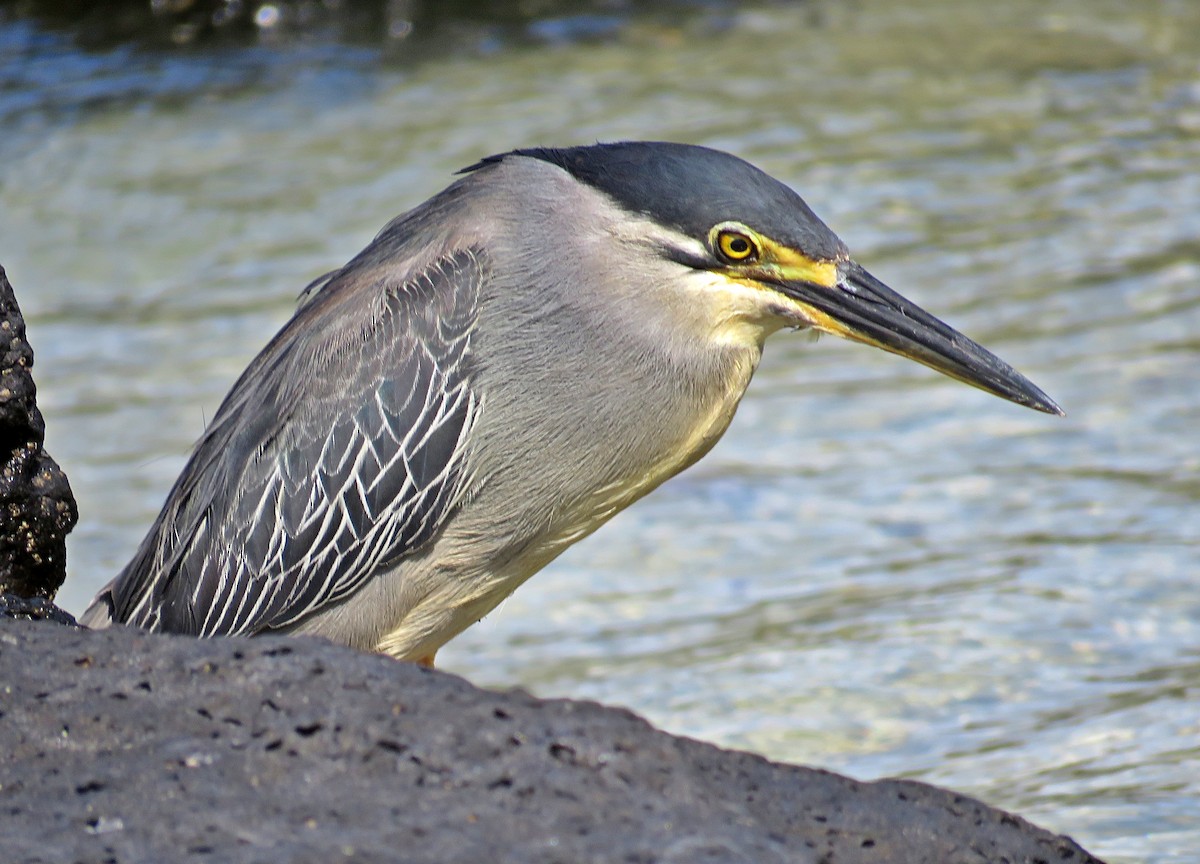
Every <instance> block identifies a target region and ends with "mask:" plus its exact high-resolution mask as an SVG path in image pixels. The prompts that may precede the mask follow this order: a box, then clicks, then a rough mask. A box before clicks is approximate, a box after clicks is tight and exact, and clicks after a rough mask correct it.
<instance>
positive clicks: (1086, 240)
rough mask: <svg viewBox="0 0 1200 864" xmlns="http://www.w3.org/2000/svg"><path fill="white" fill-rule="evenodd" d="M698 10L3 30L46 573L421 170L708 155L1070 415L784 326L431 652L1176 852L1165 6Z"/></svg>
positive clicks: (1176, 43)
mask: <svg viewBox="0 0 1200 864" xmlns="http://www.w3.org/2000/svg"><path fill="white" fill-rule="evenodd" d="M734 9H735V11H732V12H729V13H728V14H723V15H721V16H717V17H716V18H714V17H713V16H705V17H701V16H698V17H696V18H695V19H691V18H687V17H686V16H684V17H681V19H680V21H679V22H678V24H676V25H670V26H668V25H666V24H664V22H663V21H662V20H661V18H659V19H655V20H644V19H641V18H638V17H637V16H632V15H631V16H630V17H628V18H619V17H618V18H617V19H615V24H613V26H610V27H607V29H604V30H603V32H602V33H600V34H599V36H598V38H587V39H578V40H576V39H571V38H562V39H558V38H554V39H538V38H530V39H525V40H518V41H516V42H515V43H509V42H504V41H499V42H495V43H493V42H489V41H487V40H480V41H479V43H478V44H477V45H474V47H472V46H468V47H467V48H466V49H463V48H462V46H461V45H460V46H457V50H447V51H446V52H445V56H444V57H439V56H438V52H436V51H428V50H427V51H426V52H424V54H423V58H422V60H421V62H411V63H403V62H399V63H398V62H394V60H393V61H389V62H384V61H383V60H382V59H381V58H380V57H379V56H378V55H377V54H376V53H375V52H374V51H373V50H372V49H370V48H364V47H357V48H352V49H347V48H341V47H338V46H330V45H300V46H290V47H289V46H282V47H278V48H271V47H269V46H268V47H264V48H256V49H250V50H242V51H233V50H230V49H222V50H220V51H216V50H213V51H205V50H203V49H193V50H190V51H185V52H181V53H179V54H175V55H166V54H159V53H155V52H154V51H149V50H140V51H139V50H132V49H115V50H113V51H110V52H101V53H94V54H84V53H81V52H79V51H77V50H75V49H74V48H72V47H71V46H70V45H69V44H68V43H67V42H66V41H65V40H64V39H62V38H61V37H56V36H53V35H47V34H46V33H44V32H42V31H38V30H36V29H34V28H32V27H30V26H29V25H27V24H24V23H20V22H16V23H14V22H9V23H7V24H4V25H0V122H2V123H3V126H4V135H3V137H0V264H3V265H4V266H5V267H6V268H7V270H8V272H9V276H10V278H11V279H12V280H13V282H14V284H15V285H16V287H17V291H18V295H19V297H20V299H21V302H22V305H23V307H24V310H25V312H26V315H27V318H28V321H29V332H30V337H31V339H32V341H33V345H34V348H35V351H36V352H37V366H36V370H35V371H36V373H37V376H38V382H39V385H40V388H41V396H40V399H41V405H42V408H43V411H44V413H45V414H46V417H47V422H48V426H49V432H48V441H47V443H48V447H49V449H50V452H51V453H52V455H54V456H55V457H56V458H57V459H58V460H59V461H60V462H61V463H62V465H63V466H64V468H65V469H66V470H67V472H68V474H69V476H70V478H71V481H72V484H73V486H74V489H75V492H76V495H77V497H78V499H79V504H80V509H81V512H82V520H81V523H80V526H79V528H78V529H77V531H76V532H75V534H74V535H72V538H71V544H70V571H71V576H70V579H69V581H68V584H67V586H66V587H65V588H64V590H63V592H62V594H61V595H60V600H61V601H62V602H63V604H64V605H66V606H67V607H68V608H70V609H72V610H73V611H76V612H78V611H80V610H81V609H82V607H83V606H84V605H85V603H86V601H87V599H88V597H90V595H91V594H92V592H93V591H94V590H95V589H96V588H98V587H99V586H100V584H102V583H103V582H104V581H105V580H106V579H108V578H109V577H110V576H111V575H112V574H113V573H114V572H115V571H116V570H117V569H118V568H119V567H120V566H121V565H122V564H123V563H124V561H125V560H126V558H127V557H128V556H129V555H130V554H131V552H132V550H133V548H134V546H135V545H136V543H137V542H138V540H139V539H140V537H141V534H142V532H143V531H144V530H145V529H146V527H147V526H148V525H149V523H150V521H151V519H152V518H153V516H154V514H155V513H156V511H157V508H158V506H159V504H160V503H161V501H162V498H163V496H164V495H165V493H166V489H167V487H168V486H169V485H170V483H171V482H172V480H173V479H174V477H175V474H176V473H177V472H178V470H179V468H180V467H181V465H182V462H183V459H184V456H185V454H186V452H187V449H188V447H189V446H190V444H191V442H192V441H193V440H194V438H195V437H196V436H197V435H198V434H199V432H200V430H201V429H202V428H203V424H204V421H205V418H206V417H209V416H211V414H212V412H213V411H214V410H215V408H216V406H217V404H218V402H219V401H220V398H221V397H222V395H223V394H224V392H225V390H226V389H227V388H228V386H229V385H230V384H231V383H232V381H233V379H234V378H235V377H236V375H237V374H238V372H239V371H240V370H241V368H242V367H243V366H244V364H245V363H246V362H247V361H248V360H249V359H250V357H251V356H252V355H253V354H254V353H255V352H256V351H257V350H258V349H259V348H260V347H261V346H262V344H264V343H265V341H266V340H267V339H268V338H269V336H270V335H271V334H272V333H273V332H274V330H275V329H276V328H277V327H278V326H279V325H280V324H282V322H283V321H284V320H285V319H286V318H287V316H288V314H289V310H290V309H291V307H292V303H293V300H294V297H295V295H296V294H297V292H298V291H299V290H300V289H301V288H302V287H303V286H304V285H305V284H306V283H307V282H308V281H309V280H310V279H311V278H312V277H314V276H316V275H317V274H319V273H321V272H324V271H326V270H328V269H330V268H331V267H334V266H337V265H339V264H341V263H342V262H344V261H345V260H346V259H347V258H349V257H350V256H351V255H352V254H353V253H355V252H356V251H357V250H358V249H359V248H361V246H362V245H364V244H365V243H366V242H367V241H368V240H369V239H370V237H371V236H372V235H373V234H374V233H375V231H376V230H377V229H378V228H379V227H380V226H382V225H383V223H384V222H386V221H387V220H388V219H389V218H391V217H392V216H393V215H395V214H396V213H398V212H400V211H401V210H403V209H406V208H407V207H409V206H411V205H413V204H415V203H417V202H419V201H420V200H422V199H423V198H425V197H426V196H427V195H429V194H430V193H432V192H434V191H436V190H437V189H439V188H441V186H443V185H444V184H445V183H446V182H448V180H449V178H450V174H451V172H453V171H454V170H456V169H457V168H459V167H462V166H464V165H467V164H469V163H471V162H473V161H475V160H476V159H478V158H479V157H481V156H483V155H486V154H488V153H492V152H496V151H500V150H505V149H509V148H512V147H516V146H525V145H531V144H565V143H580V142H588V141H594V140H612V139H618V138H627V137H633V138H662V139H675V140H686V141H693V142H697V143H704V144H709V145H712V146H717V147H722V148H725V149H728V150H732V151H734V152H736V153H738V154H740V155H742V156H745V157H747V158H749V159H751V160H752V161H754V162H756V163H757V164H759V165H761V166H762V167H764V168H766V169H767V170H769V171H771V172H772V173H774V174H775V175H776V176H778V177H780V178H782V179H784V180H785V181H787V182H789V183H790V184H792V185H793V186H795V187H796V188H797V189H799V190H800V191H801V192H802V194H804V195H805V196H806V198H807V199H808V201H809V203H810V204H811V205H812V206H813V207H814V208H815V209H816V210H817V212H818V213H820V214H821V215H822V216H823V217H824V218H825V219H826V221H827V222H828V223H829V224H830V225H831V226H832V227H834V229H835V230H837V231H838V232H839V233H840V234H841V235H842V237H843V238H844V239H845V240H846V241H847V242H848V243H849V244H850V246H851V248H852V249H853V251H854V252H855V254H856V257H857V258H858V260H860V261H861V262H862V263H864V264H865V265H866V266H867V267H868V268H870V269H871V270H872V271H873V272H874V273H876V274H877V275H879V276H880V277H882V278H883V279H885V281H887V282H888V283H889V284H891V285H892V286H893V287H894V288H896V289H897V290H900V291H901V292H903V293H905V294H907V295H908V296H910V297H912V298H913V299H915V300H917V301H918V302H920V303H921V304H922V305H924V306H926V308H929V309H930V310H931V311H934V312H935V313H936V314H939V315H941V316H942V317H944V318H946V319H948V320H949V321H950V322H951V323H953V324H954V325H956V326H957V327H959V328H960V329H962V330H964V331H965V332H967V333H968V334H970V335H972V336H973V337H975V338H977V339H978V340H979V341H981V342H983V343H984V344H985V345H987V346H989V347H990V348H992V349H994V350H996V351H997V353H999V354H1000V355H1001V356H1003V357H1005V358H1006V359H1007V360H1009V361H1010V362H1012V363H1014V364H1015V365H1017V366H1018V367H1019V368H1021V369H1022V370H1023V371H1025V372H1026V373H1028V374H1029V375H1030V377H1032V378H1033V379H1034V380H1035V381H1036V382H1037V383H1038V384H1040V385H1042V386H1043V387H1044V388H1045V389H1046V390H1047V391H1048V392H1049V393H1050V394H1051V395H1052V396H1053V397H1055V398H1056V399H1058V400H1059V401H1060V402H1061V403H1062V404H1063V406H1064V407H1065V408H1066V409H1067V411H1068V417H1067V418H1065V419H1061V420H1059V419H1054V418H1050V417H1046V416H1044V415H1039V414H1035V413H1033V412H1029V411H1024V410H1022V409H1019V408H1016V407H1014V406H1011V405H1008V404H1006V403H1004V402H1001V401H999V400H996V399H993V398H990V397H987V396H985V395H984V394H981V393H978V392H976V391H973V390H970V389H968V388H965V387H962V386H961V385H957V384H955V383H954V382H951V381H949V380H947V379H944V378H940V377H938V376H936V375H935V374H934V373H932V372H929V371H927V370H925V369H924V368H922V367H919V366H916V365H914V364H909V363H905V362H903V361H901V360H898V359H896V358H893V357H890V356H886V355H883V354H880V353H878V352H872V351H870V350H867V349H865V348H862V347H860V346H851V345H847V344H843V343H839V342H837V341H836V340H832V339H823V340H821V341H820V342H819V343H818V344H816V345H812V344H808V343H807V342H806V340H804V339H803V338H800V337H796V336H791V335H789V334H780V335H779V336H777V337H775V338H774V339H773V341H772V342H771V343H770V344H769V345H768V351H767V357H766V360H765V362H764V365H763V368H762V369H761V370H760V372H759V374H758V376H757V377H756V379H755V382H754V384H753V386H752V388H751V390H750V393H749V394H748V396H747V397H746V399H745V401H744V403H743V406H742V409H741V411H740V413H739V415H738V418H737V420H736V421H735V423H734V425H733V427H732V428H731V430H730V431H729V433H728V434H727V436H726V437H725V439H724V440H723V441H722V443H721V444H720V445H719V446H718V447H717V449H716V450H715V451H714V452H713V453H712V454H711V455H710V456H709V457H707V458H706V459H705V460H704V461H702V462H701V463H700V464H699V465H698V466H696V467H695V468H693V469H692V470H690V471H688V472H686V473H685V474H684V475H682V476H680V477H679V478H677V479H675V480H674V481H672V482H670V483H668V484H667V485H666V486H664V487H663V488H662V489H660V490H659V491H658V492H656V493H655V494H654V495H652V496H650V497H649V498H648V499H646V500H645V501H643V502H641V503H639V504H638V505H637V506H635V507H634V508H632V509H631V510H629V511H627V512H625V513H623V514H621V515H620V516H618V517H617V518H616V519H615V520H614V521H613V522H612V523H611V524H609V525H608V526H606V527H605V528H604V529H602V530H601V531H600V532H599V533H598V534H597V535H595V536H594V537H592V538H591V539H589V540H588V541H586V542H584V543H582V544H580V545H579V546H577V547H576V548H574V549H572V550H571V551H569V552H568V553H567V554H566V555H564V556H563V557H562V558H561V559H560V560H559V561H557V562H556V563H555V564H554V565H552V566H551V567H550V568H548V569H547V570H546V571H545V572H543V573H541V574H539V575H538V576H537V577H535V578H534V579H533V580H532V581H531V582H530V583H529V584H528V585H526V586H525V587H524V588H522V589H521V590H520V591H518V592H517V594H516V595H514V596H513V598H512V599H510V600H509V601H508V602H507V603H506V604H505V605H504V606H502V607H501V609H500V610H499V611H498V612H496V613H495V614H493V615H492V616H490V617H489V618H488V619H487V620H485V621H484V622H483V623H482V624H480V625H479V626H477V627H475V628H473V629H472V630H470V631H468V633H467V634H465V635H464V636H463V637H461V638H460V639H459V640H457V641H456V642H454V643H451V645H450V646H448V647H447V648H446V649H445V650H444V651H443V652H442V654H441V655H440V656H439V661H440V663H441V665H442V666H443V667H444V668H447V669H449V670H451V671H454V672H458V673H461V674H463V675H465V676H467V677H468V678H470V679H472V680H473V681H475V682H477V683H480V684H486V685H495V686H523V687H527V688H529V689H531V690H532V691H534V692H536V693H538V694H540V695H544V696H573V697H587V698H595V699H600V700H603V701H606V702H610V703H617V704H623V705H627V706H630V707H632V708H634V709H636V710H637V711H639V712H641V713H643V714H645V715H647V716H648V717H650V718H651V719H652V720H653V721H654V722H656V723H657V724H658V725H660V726H662V727H664V728H666V729H669V730H671V731H674V732H679V733H684V734H688V735H693V736H696V737H700V738H704V739H708V740H712V741H715V742H718V743H721V744H725V745H729V746H735V747H744V748H750V749H753V750H756V751H759V752H762V753H764V754H767V755H768V756H771V757H773V758H778V759H785V760H790V761H798V762H804V763H809V764H816V765H821V766H824V767H829V768H833V769H836V770H839V771H844V772H847V773H850V774H852V775H854V776H857V777H862V778H869V777H876V776H884V775H903V776H908V777H915V778H920V779H923V780H927V781H930V782H934V783H939V784H943V785H949V786H953V787H955V788H957V789H960V790H962V791H964V792H967V793H970V794H974V795H977V796H980V797H982V798H984V799H985V800H987V801H989V802H991V803H993V804H997V805H1000V806H1003V807H1007V808H1011V809H1015V810H1017V811H1019V812H1021V813H1022V814H1023V815H1025V816H1027V817H1028V818H1030V819H1033V820H1035V821H1037V822H1039V823H1041V824H1043V825H1045V826H1047V827H1050V828H1053V829H1055V830H1058V831H1063V832H1067V833H1070V834H1072V835H1073V836H1075V837H1076V839H1078V840H1079V841H1080V842H1081V843H1082V844H1083V845H1084V846H1086V847H1087V848H1089V849H1090V850H1091V851H1093V852H1094V853H1096V854H1098V855H1100V856H1101V857H1105V858H1108V859H1110V860H1113V861H1128V862H1133V861H1187V860H1193V861H1197V860H1200V594H1198V592H1197V590H1196V586H1197V581H1198V580H1197V572H1198V569H1200V511H1198V505H1200V336H1197V334H1198V333H1200V7H1197V6H1196V5H1195V4H1192V3H1189V2H1174V3H1172V2H1149V3H1132V2H1115V0H1112V2H1103V0H1089V2H1083V0H1078V2H1070V0H1062V2H1053V3H1049V4H1047V3H1034V2H1032V0H1017V2H1013V3H1009V4H1002V5H999V6H998V5H997V4H959V3H953V2H950V0H917V2H913V3H908V4H903V8H900V7H898V6H897V4H890V3H885V2H883V0H863V2H859V3H855V4H845V3H834V2H828V3H823V2H815V3H811V4H805V5H788V4H781V5H780V4H777V5H765V6H756V5H748V6H743V7H734ZM737 10H740V11H737ZM611 23H612V22H610V24H611ZM718 25H719V26H718ZM554 32H560V31H557V30H556V31H554ZM565 32H566V33H567V35H568V36H569V35H570V33H571V32H572V31H570V28H569V27H568V28H567V29H566V31H565ZM534 36H537V31H534ZM589 36H596V34H594V33H590V34H589Z"/></svg>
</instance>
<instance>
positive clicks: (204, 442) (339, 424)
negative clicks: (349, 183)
mask: <svg viewBox="0 0 1200 864" xmlns="http://www.w3.org/2000/svg"><path fill="white" fill-rule="evenodd" d="M361 279H362V274H360V273H358V272H357V271H355V270H353V269H352V268H351V267H348V268H347V271H344V272H343V273H339V274H335V275H334V276H332V277H331V278H330V279H329V280H328V282H326V283H322V285H321V286H320V289H319V291H318V292H317V293H316V295H315V296H309V297H306V299H305V302H304V305H303V306H302V307H301V308H300V309H299V310H298V312H297V313H296V316H295V317H294V318H293V319H292V321H290V322H289V323H288V325H287V326H285V327H284V329H283V330H282V331H281V332H280V334H279V335H278V336H277V337H276V338H275V339H274V340H273V341H272V342H271V344H270V345H268V346H267V348H266V349H264V351H263V353H262V354H260V355H259V357H258V358H256V359H255V361H254V362H253V363H252V364H251V366H250V367H249V368H248V369H247V371H246V373H245V374H244V375H243V376H242V378H241V379H240V380H239V381H238V383H237V384H236V385H235V386H234V389H233V390H232V391H231V393H230V395H229V396H228V397H226V400H225V402H224V403H223V404H222V406H221V409H220V410H219V411H218V412H217V415H216V417H214V419H213V423H212V424H211V426H210V427H209V429H208V430H207V431H206V432H205V435H204V437H203V438H201V440H200V442H199V443H198V444H197V446H196V449H195V450H194V451H193V454H192V456H191V458H190V460H189V462H188V465H187V467H186V468H185V469H184V472H183V474H182V475H181V476H180V479H179V480H178V481H177V482H176V485H175V487H174V488H173V489H172V491H171V494H170V496H169V497H168V499H167V503H166V505H165V506H164V508H163V511H162V513H161V514H160V515H159V517H158V520H157V521H156V523H155V525H154V527H153V528H152V529H151V532H150V534H149V535H148V536H147V538H146V540H145V541H143V543H142V546H141V548H140V549H139V550H138V553H137V555H136V556H135V558H134V559H133V561H131V562H130V564H129V565H128V566H127V567H126V568H125V570H124V571H123V572H122V573H121V575H120V576H119V577H118V578H117V580H116V581H115V582H114V584H113V586H112V588H111V596H112V605H113V611H114V618H115V620H118V621H125V622H128V623H132V624H136V625H139V626H142V627H147V628H150V629H161V630H169V631H174V632H185V633H193V634H196V635H202V636H211V635H216V634H248V633H255V632H259V631H261V630H264V629H269V628H273V627H284V626H287V625H289V624H292V623H295V622H296V621H299V620H300V619H302V618H304V617H305V616H307V615H310V614H312V613H313V612H315V611H316V610H318V609H320V608H321V607H323V606H325V605H327V604H329V603H333V602H336V601H338V600H341V599H343V598H345V597H347V596H349V595H350V594H352V593H354V592H355V591H356V590H358V589H359V588H360V587H361V586H362V585H363V584H365V582H366V581H367V580H369V579H371V578H372V577H373V576H374V575H376V574H377V573H378V572H379V570H380V569H381V568H383V567H390V566H392V565H394V564H395V562H397V561H398V560H400V559H402V558H404V557H405V556H406V555H411V554H413V553H414V552H416V551H418V550H420V549H421V548H423V547H424V546H425V545H426V544H428V543H429V542H430V541H431V540H432V539H433V538H434V537H435V536H436V534H437V532H438V531H439V530H440V529H441V527H442V526H443V525H444V524H445V523H446V521H447V519H448V518H449V517H450V516H451V515H452V513H453V512H454V509H455V507H456V506H457V503H458V501H460V500H461V498H462V496H463V494H464V492H465V490H466V483H467V480H468V477H469V471H468V461H469V456H470V448H469V441H470V433H471V429H472V427H473V425H474V423H475V420H476V418H477V416H478V413H479V411H480V407H481V401H480V397H479V394H478V393H477V392H476V391H475V389H473V383H474V382H473V374H472V368H473V367H472V361H471V349H470V344H471V335H472V332H473V329H474V326H475V322H476V320H477V318H476V316H477V309H478V302H479V295H480V291H481V288H482V284H483V279H484V268H483V265H482V263H481V261H480V258H479V257H478V256H477V255H476V254H475V253H474V252H473V251H471V250H466V249H464V250H460V251H458V252H455V253H452V254H450V255H447V256H446V257H444V258H442V259H440V260H439V261H437V262H436V263H435V264H433V265H431V266H429V267H427V268H426V269H425V270H424V271H422V272H420V273H418V274H416V275H415V276H413V277H412V278H410V279H407V280H405V281H403V282H400V283H386V282H385V283H382V284H377V285H371V286H366V285H363V284H362V282H361ZM356 280H358V281H356ZM368 287H369V290H373V291H375V292H376V294H377V296H376V297H374V298H372V300H373V303H374V306H373V308H372V310H371V313H370V317H369V319H368V320H367V321H366V322H365V323H362V322H359V323H358V325H357V326H350V325H354V324H355V322H354V319H353V318H352V317H347V316H344V315H343V317H342V318H341V319H339V318H338V317H337V316H338V315H339V314H341V307H339V306H338V305H337V304H338V303H339V302H344V299H343V295H345V294H346V292H348V291H351V290H354V291H357V292H361V291H363V290H368ZM354 299H355V300H356V301H361V300H362V298H361V297H355V298H354ZM330 320H333V321H334V322H335V323H340V324H347V322H349V325H348V326H349V329H350V330H352V331H353V332H354V335H353V336H352V337H350V338H347V336H346V332H345V331H346V328H340V329H339V328H338V327H333V328H330V327H329V321H330ZM318 326H323V327H326V328H327V329H328V330H330V332H325V333H317V334H316V335H314V329H315V328H317V327H318Z"/></svg>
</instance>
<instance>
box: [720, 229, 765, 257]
mask: <svg viewBox="0 0 1200 864" xmlns="http://www.w3.org/2000/svg"><path fill="white" fill-rule="evenodd" d="M717 251H718V252H720V253H721V257H722V258H724V259H725V260H726V261H732V262H735V263H739V264H740V263H742V262H744V261H753V260H754V259H755V258H757V257H758V247H757V246H756V245H754V240H752V239H751V238H750V237H748V236H747V235H745V234H743V233H742V232H741V231H729V230H726V231H721V232H720V233H718V234H717Z"/></svg>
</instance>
